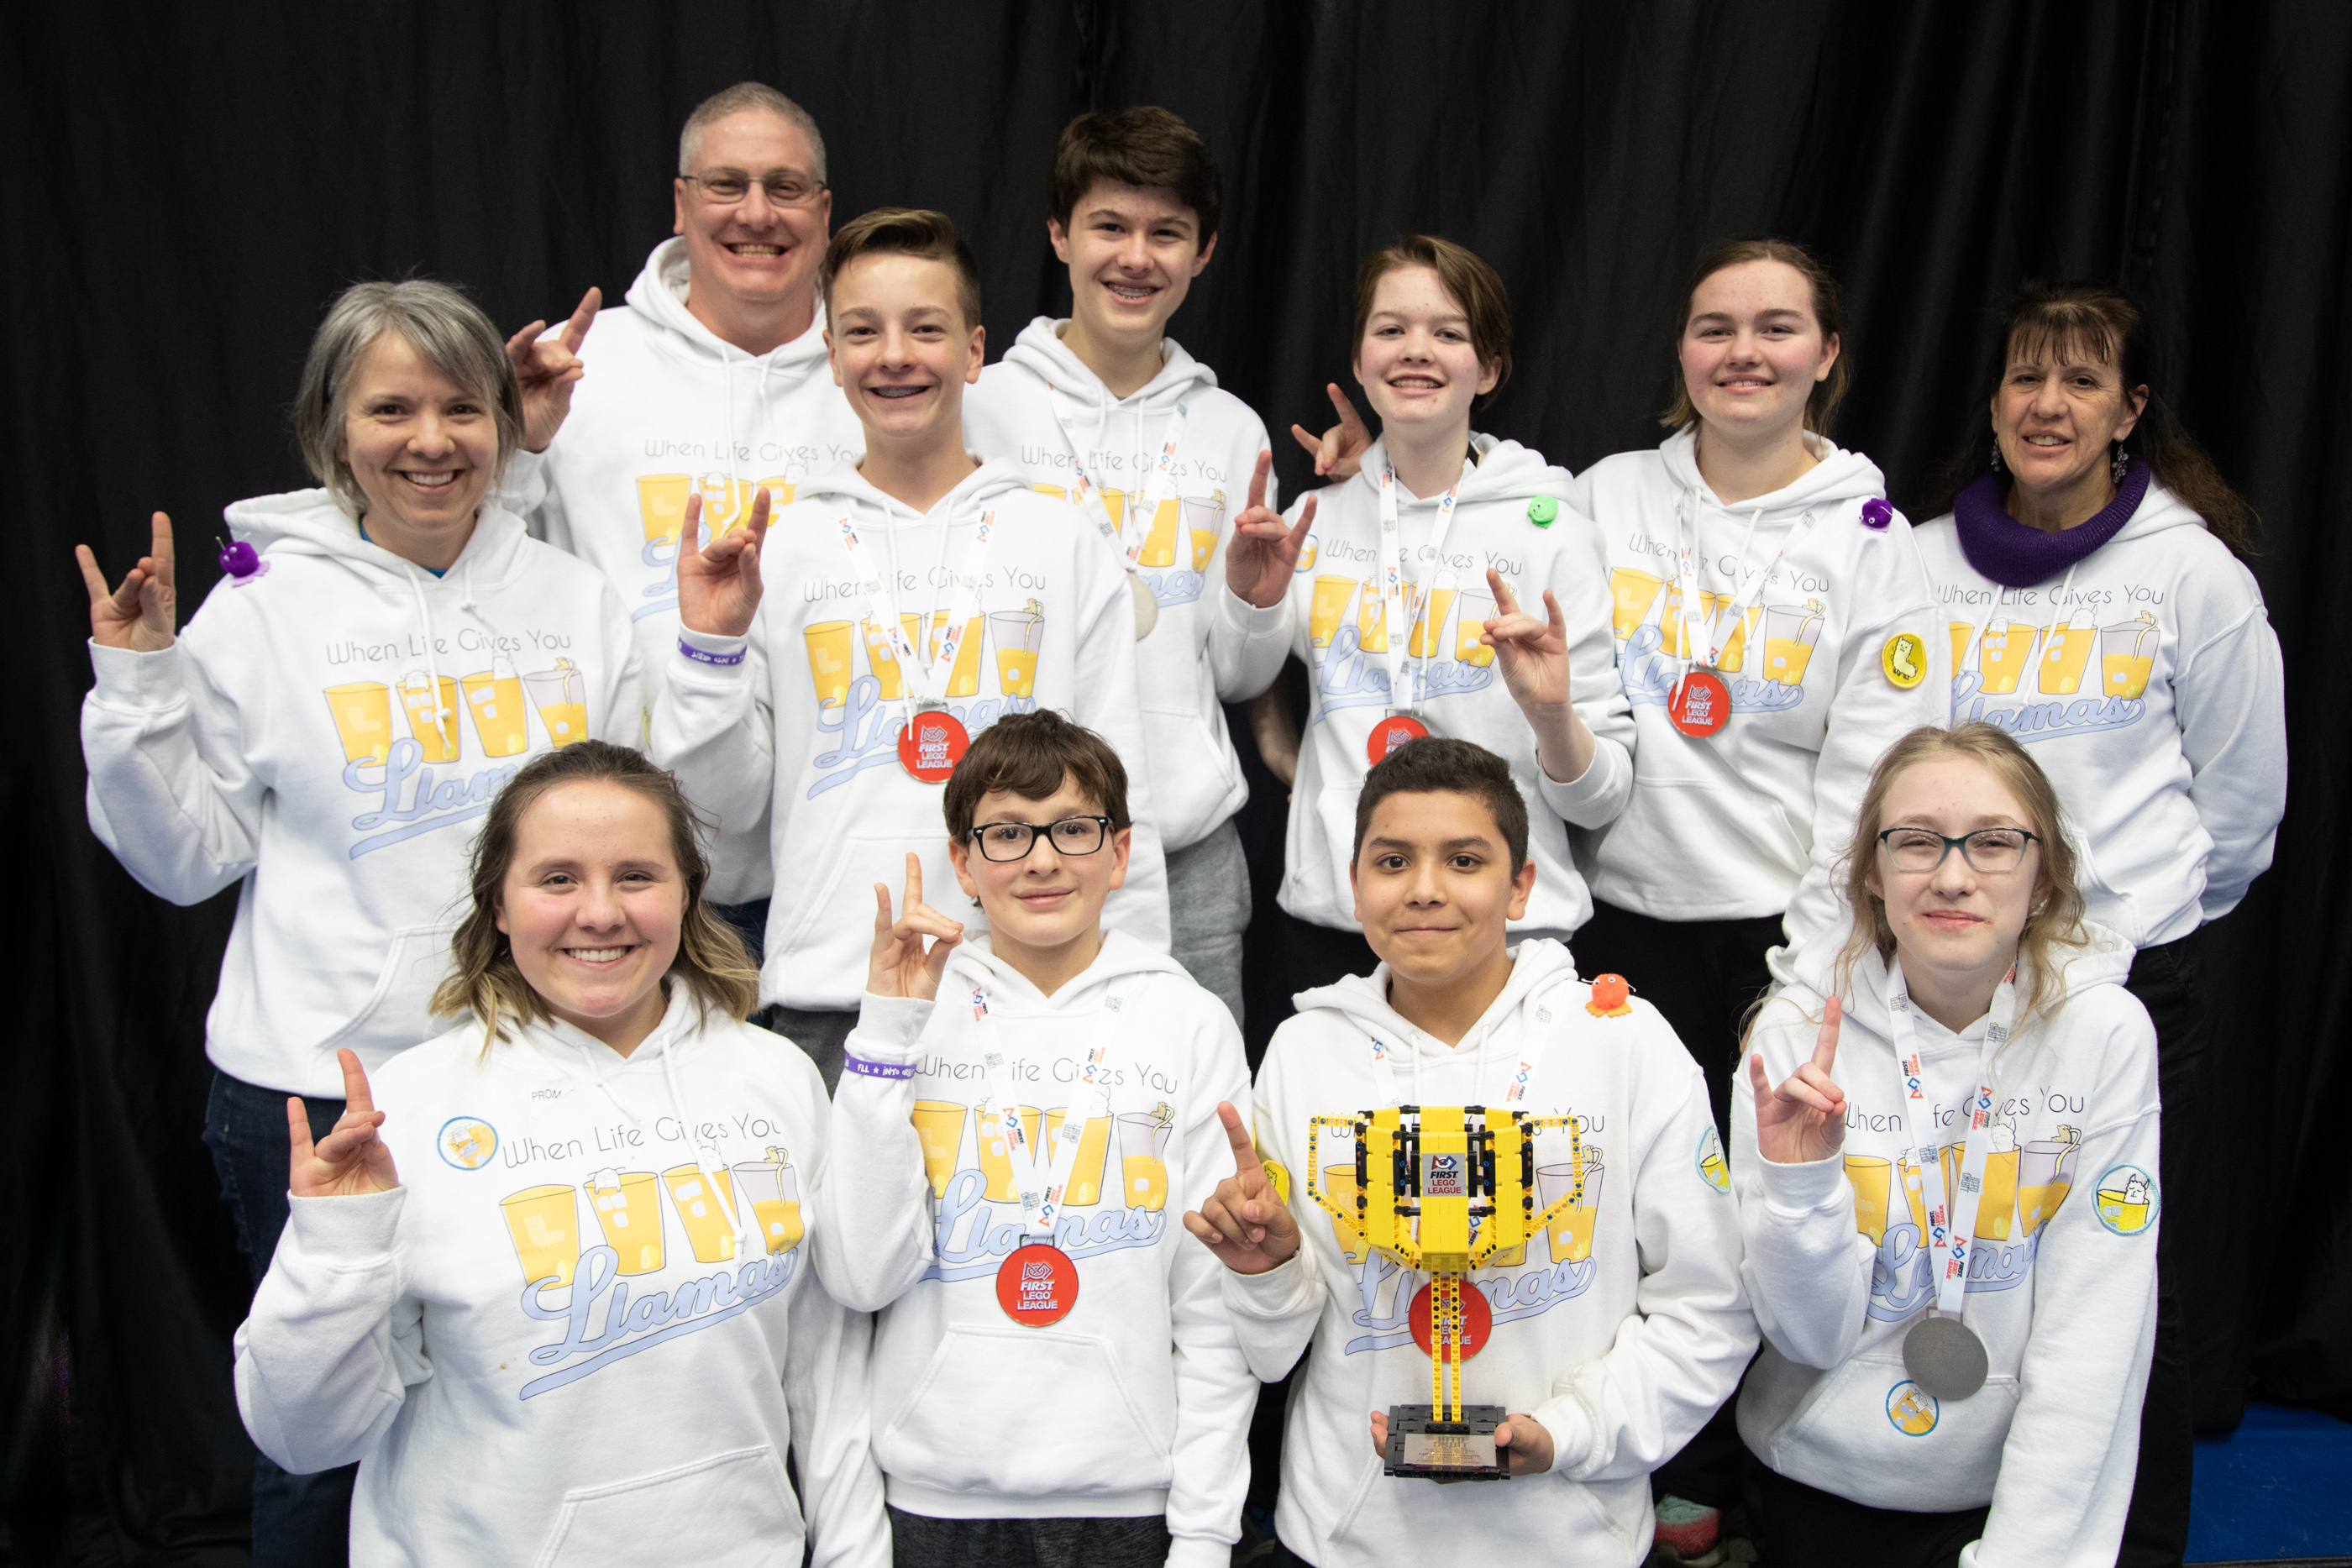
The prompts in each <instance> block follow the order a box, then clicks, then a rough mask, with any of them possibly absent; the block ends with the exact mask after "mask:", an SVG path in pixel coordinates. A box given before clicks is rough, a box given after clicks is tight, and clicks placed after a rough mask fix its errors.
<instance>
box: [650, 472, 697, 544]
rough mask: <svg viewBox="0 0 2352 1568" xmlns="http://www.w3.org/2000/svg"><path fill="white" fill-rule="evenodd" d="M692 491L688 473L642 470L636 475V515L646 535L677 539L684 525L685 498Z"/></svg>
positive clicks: (651, 537)
mask: <svg viewBox="0 0 2352 1568" xmlns="http://www.w3.org/2000/svg"><path fill="white" fill-rule="evenodd" d="M693 494H694V476H693V475H691V474H642V475H639V476H638V477H637V517H638V519H639V520H640V521H642V522H643V523H644V524H645V527H646V541H647V542H648V543H650V542H652V541H653V540H655V539H667V540H668V541H669V542H670V543H671V544H676V543H677V536H678V535H679V534H680V533H682V532H683V531H684V530H685V528H686V498H687V497H688V496H691V495H693Z"/></svg>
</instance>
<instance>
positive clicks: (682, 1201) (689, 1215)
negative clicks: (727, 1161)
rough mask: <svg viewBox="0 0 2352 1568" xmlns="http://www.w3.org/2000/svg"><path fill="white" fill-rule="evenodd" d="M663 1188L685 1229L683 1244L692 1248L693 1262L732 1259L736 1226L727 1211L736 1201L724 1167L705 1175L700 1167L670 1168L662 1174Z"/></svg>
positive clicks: (732, 1184) (731, 1183) (731, 1182)
mask: <svg viewBox="0 0 2352 1568" xmlns="http://www.w3.org/2000/svg"><path fill="white" fill-rule="evenodd" d="M662 1185H663V1186H666V1187H667V1188H669V1201H670V1204H671V1206H672V1207H675V1208H676V1209H677V1218H678V1222H679V1223H680V1224H682V1225H684V1226H685V1227H686V1244H687V1245H688V1246H689V1247H691V1248H693V1249H694V1260H695V1261H696V1262H698V1263H724V1262H727V1261H729V1260H730V1259H732V1258H733V1257H734V1256H735V1227H734V1225H733V1224H732V1223H731V1222H730V1220H729V1219H728V1218H727V1209H728V1207H730V1206H731V1205H732V1204H733V1203H734V1201H735V1184H734V1182H733V1181H732V1180H730V1178H729V1176H728V1175H727V1168H726V1167H725V1166H719V1168H717V1169H716V1170H713V1171H711V1172H710V1173H709V1174H708V1175H705V1174H704V1173H703V1169H702V1167H701V1166H670V1168H669V1169H667V1170H666V1171H664V1172H662ZM713 1188H716V1189H717V1190H716V1191H713V1190H712V1189H713ZM722 1200H723V1201H722Z"/></svg>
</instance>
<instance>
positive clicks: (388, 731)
mask: <svg viewBox="0 0 2352 1568" xmlns="http://www.w3.org/2000/svg"><path fill="white" fill-rule="evenodd" d="M327 711H328V712H329V713H331V714H332V715H334V716H335V738H336V739H338V740H340V741H341V742H342V743H343V760H344V761H346V762H373V763H374V764H376V765H377V766H378V767H382V766H383V759H384V758H387V757H389V756H391V755H392V688H391V687H390V686H387V685H384V684H383V682H382V681H352V682H349V683H348V684H346V685H340V686H329V687H328V688H327Z"/></svg>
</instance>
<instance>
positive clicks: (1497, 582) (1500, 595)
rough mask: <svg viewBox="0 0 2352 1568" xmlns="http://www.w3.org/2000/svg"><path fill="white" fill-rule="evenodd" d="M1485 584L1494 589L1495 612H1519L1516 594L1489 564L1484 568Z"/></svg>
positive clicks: (1513, 613)
mask: <svg viewBox="0 0 2352 1568" xmlns="http://www.w3.org/2000/svg"><path fill="white" fill-rule="evenodd" d="M1486 586H1487V587H1488V588H1491V589H1493V590H1494V591H1495V612H1496V614H1498V615H1517V613H1518V612H1519V601H1518V596H1517V594H1515V593H1513V592H1512V591H1511V585H1510V584H1509V583H1507V582H1505V581H1504V580H1503V574H1502V573H1501V572H1499V571H1496V570H1495V569H1494V568H1493V567H1491V566H1490V567H1488V568H1487V569H1486Z"/></svg>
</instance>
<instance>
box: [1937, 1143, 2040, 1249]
mask: <svg viewBox="0 0 2352 1568" xmlns="http://www.w3.org/2000/svg"><path fill="white" fill-rule="evenodd" d="M1988 1132H1989V1134H1990V1135H1992V1136H1994V1137H1995V1138H1998V1137H2000V1135H2002V1134H2006V1133H2007V1132H2008V1129H2007V1126H2006V1125H2005V1124H1996V1125H1994V1126H1993V1127H1991V1128H1990V1129H1988ZM1960 1153H1961V1146H1960V1145H1958V1144H1946V1145H1944V1151H1943V1159H1944V1201H1945V1202H1946V1203H1948V1204H1950V1205H1951V1206H1952V1209H1953V1212H1954V1213H1955V1214H1957V1213H1958V1209H1959V1193H1960ZM1975 1235H1976V1239H1978V1240H1979V1241H2007V1240H2010V1239H2011V1238H2012V1237H2014V1238H2015V1239H2019V1240H2023V1239H2024V1237H2025V1233H2024V1232H2023V1231H2022V1230H2020V1229H2019V1228H2017V1150H2016V1149H2015V1148H2014V1147H2011V1148H2006V1149H2004V1148H2000V1147H1999V1146H1998V1145H1996V1146H1995V1147H1994V1148H1993V1150H1992V1151H1991V1152H1990V1154H1988V1155H1986V1156H1985V1172H1984V1192H1983V1194H1982V1196H1981V1197H1979V1198H1978V1200H1977V1224H1976V1231H1975Z"/></svg>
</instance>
